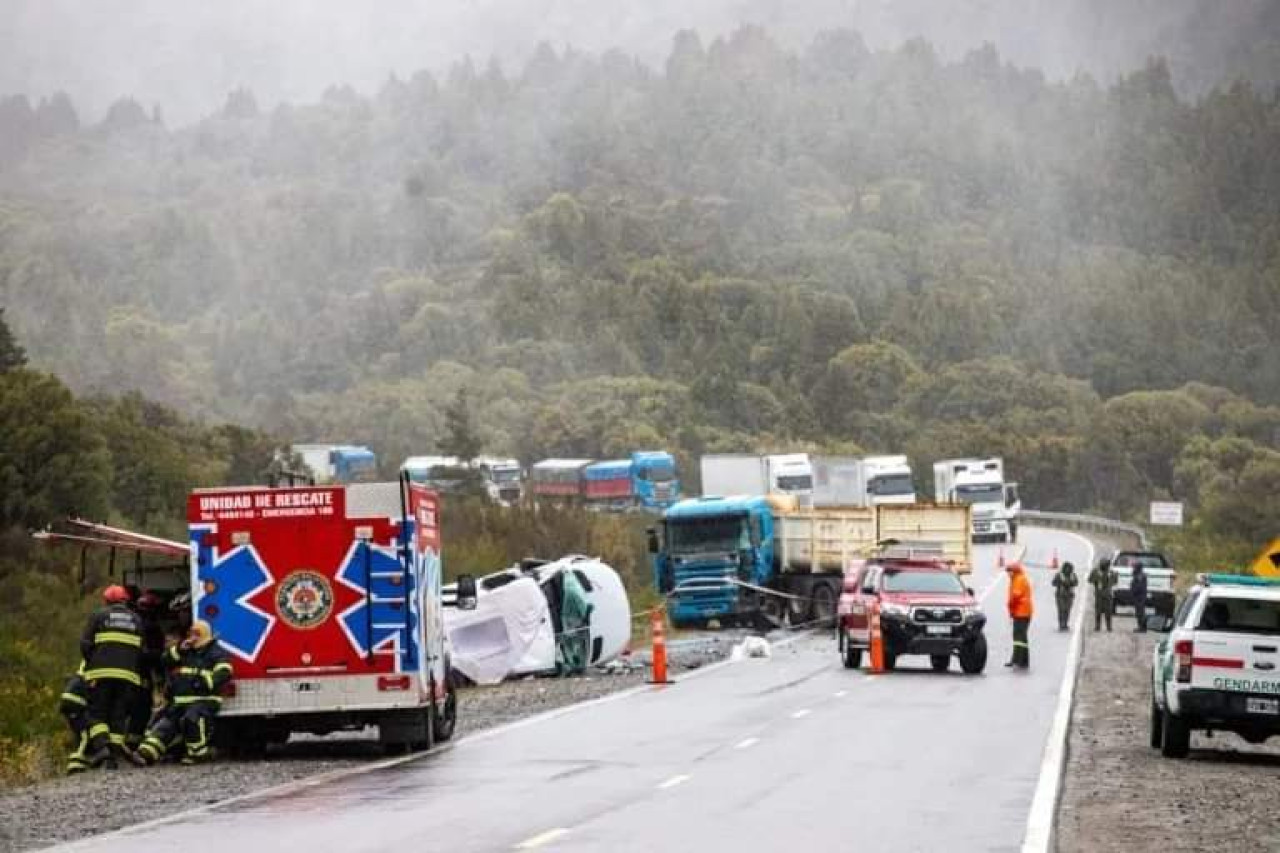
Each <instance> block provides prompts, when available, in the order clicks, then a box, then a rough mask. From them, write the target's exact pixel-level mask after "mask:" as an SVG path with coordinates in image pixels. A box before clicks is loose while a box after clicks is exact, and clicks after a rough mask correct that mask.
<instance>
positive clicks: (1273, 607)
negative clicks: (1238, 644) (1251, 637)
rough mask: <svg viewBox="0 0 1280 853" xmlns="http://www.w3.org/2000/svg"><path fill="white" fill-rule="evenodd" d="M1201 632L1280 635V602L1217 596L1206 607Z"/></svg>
mask: <svg viewBox="0 0 1280 853" xmlns="http://www.w3.org/2000/svg"><path fill="white" fill-rule="evenodd" d="M1199 630H1201V631H1223V632H1227V633H1230V632H1235V633H1240V634H1280V601H1274V600H1265V599H1256V598H1222V597H1219V596H1216V595H1215V596H1214V597H1213V598H1211V599H1210V600H1209V603H1208V604H1206V605H1205V608H1204V613H1203V614H1202V615H1201V616H1200V625H1199Z"/></svg>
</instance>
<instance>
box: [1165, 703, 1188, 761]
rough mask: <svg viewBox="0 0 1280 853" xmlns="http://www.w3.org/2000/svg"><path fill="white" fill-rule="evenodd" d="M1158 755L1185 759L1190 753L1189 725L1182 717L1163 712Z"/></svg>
mask: <svg viewBox="0 0 1280 853" xmlns="http://www.w3.org/2000/svg"><path fill="white" fill-rule="evenodd" d="M1161 728H1162V729H1163V731H1162V732H1161V738H1160V754H1161V755H1163V756H1164V757H1165V758H1186V757H1187V753H1188V752H1190V751H1191V725H1190V723H1189V722H1188V721H1187V720H1186V719H1185V718H1183V717H1179V716H1176V715H1174V714H1170V713H1169V712H1168V711H1165V712H1164V721H1163V723H1162V725H1161Z"/></svg>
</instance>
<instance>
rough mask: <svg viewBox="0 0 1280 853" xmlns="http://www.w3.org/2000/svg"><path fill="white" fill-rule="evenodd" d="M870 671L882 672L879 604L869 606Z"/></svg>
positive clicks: (882, 648)
mask: <svg viewBox="0 0 1280 853" xmlns="http://www.w3.org/2000/svg"><path fill="white" fill-rule="evenodd" d="M871 671H872V672H873V673H881V672H884V633H883V632H882V631H881V630H880V602H878V601H876V602H872V604H871Z"/></svg>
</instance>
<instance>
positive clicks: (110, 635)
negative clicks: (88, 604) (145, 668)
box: [80, 604, 142, 685]
mask: <svg viewBox="0 0 1280 853" xmlns="http://www.w3.org/2000/svg"><path fill="white" fill-rule="evenodd" d="M80 654H81V656H83V658H84V678H85V681H100V680H117V681H127V682H129V683H130V684H135V685H141V684H142V678H141V677H140V676H139V675H138V673H139V670H140V666H141V663H142V620H141V619H140V618H138V614H137V613H134V612H133V611H132V610H130V609H129V607H128V606H127V605H124V604H109V605H107V606H106V607H104V608H102V609H101V610H99V611H98V612H97V613H94V614H93V615H92V616H90V617H89V623H88V624H87V625H85V628H84V633H83V634H82V635H81V636H80Z"/></svg>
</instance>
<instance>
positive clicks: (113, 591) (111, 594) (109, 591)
mask: <svg viewBox="0 0 1280 853" xmlns="http://www.w3.org/2000/svg"><path fill="white" fill-rule="evenodd" d="M102 600H103V601H105V602H106V603H107V604H127V603H128V601H129V590H127V589H125V588H124V587H122V586H120V584H118V583H116V584H112V585H111V586H109V587H107V588H106V589H104V590H103V591H102Z"/></svg>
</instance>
